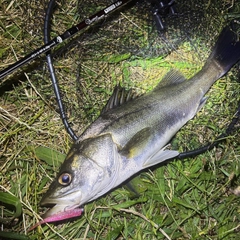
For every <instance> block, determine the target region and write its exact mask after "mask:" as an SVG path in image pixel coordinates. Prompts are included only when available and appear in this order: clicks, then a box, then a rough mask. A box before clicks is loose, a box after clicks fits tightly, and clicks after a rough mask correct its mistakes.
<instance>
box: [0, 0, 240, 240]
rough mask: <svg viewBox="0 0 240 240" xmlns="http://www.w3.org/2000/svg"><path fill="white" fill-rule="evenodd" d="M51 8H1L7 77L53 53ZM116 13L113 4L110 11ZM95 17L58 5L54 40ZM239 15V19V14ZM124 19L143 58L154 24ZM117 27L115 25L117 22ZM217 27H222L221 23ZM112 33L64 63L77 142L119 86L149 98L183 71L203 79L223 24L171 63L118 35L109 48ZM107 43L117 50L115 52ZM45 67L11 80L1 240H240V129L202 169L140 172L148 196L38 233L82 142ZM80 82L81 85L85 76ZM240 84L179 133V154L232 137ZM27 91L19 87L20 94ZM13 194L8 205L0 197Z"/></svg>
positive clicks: (116, 202) (0, 177)
mask: <svg viewBox="0 0 240 240" xmlns="http://www.w3.org/2000/svg"><path fill="white" fill-rule="evenodd" d="M46 4H47V1H41V2H40V3H39V2H38V1H36V2H35V1H26V0H23V1H21V2H19V1H7V0H4V1H1V3H0V7H1V10H0V57H1V59H2V61H1V62H0V68H1V69H3V68H5V67H6V66H7V65H8V64H11V63H13V62H15V61H16V58H20V57H23V56H25V55H26V53H29V52H31V51H32V50H34V49H36V48H37V47H39V46H40V45H42V44H43V40H42V39H43V36H42V28H43V20H42V17H43V16H44V8H45V7H46V6H47V5H46ZM80 4H83V5H84V3H82V2H80ZM99 4H100V3H99ZM105 5H106V4H105V3H104V1H103V3H102V4H101V6H105ZM94 6H95V4H91V5H89V9H90V11H91V12H92V13H94V12H95V10H96V9H95V8H94ZM99 6H100V5H99ZM99 6H98V10H99V9H101V6H100V7H99ZM84 7H85V8H86V9H87V6H86V5H84ZM226 7H227V6H226ZM85 8H83V9H80V8H79V12H78V13H77V9H78V7H77V1H66V3H64V4H63V3H59V6H58V8H57V9H56V12H55V14H54V19H53V32H52V36H55V34H56V33H62V32H63V30H65V29H67V28H69V27H70V26H71V25H72V24H75V23H77V22H78V21H79V20H80V19H83V18H84V17H86V16H88V15H86V16H85V15H84V16H83V14H82V12H81V11H83V10H84V9H85ZM235 9H239V4H237V3H236V6H235ZM236 11H237V10H236ZM236 14H237V13H236V12H234V11H233V12H231V16H233V15H236ZM131 17H132V18H131ZM214 17H216V16H214ZM119 18H120V19H121V21H122V22H121V23H123V27H122V28H121V27H119V29H120V30H119V31H123V33H124V34H123V36H126V39H122V40H123V44H125V43H126V42H127V41H131V44H133V46H137V45H138V44H137V43H138V37H139V45H141V47H142V48H143V52H144V51H145V50H146V49H145V50H144V48H146V40H147V39H146V36H147V32H146V27H145V26H144V24H146V22H144V21H141V20H139V19H138V18H136V19H135V18H134V16H131V14H129V13H128V12H124V15H120V16H119ZM210 19H212V18H211V17H210ZM130 20H131V21H130ZM206 21H207V19H206ZM113 22H114V23H113V25H114V24H115V25H114V27H116V26H117V21H116V19H113ZM215 22H220V23H222V21H220V20H219V21H218V19H217V18H216V19H215ZM132 24H134V25H132ZM129 26H130V27H129ZM134 26H135V27H134ZM113 29H114V28H111V24H109V25H108V24H106V25H104V26H103V28H102V29H100V31H99V32H95V33H94V34H93V35H90V36H92V37H88V36H85V35H84V36H83V37H82V38H80V39H79V38H76V41H75V42H71V41H70V42H68V43H67V44H63V45H64V46H62V47H61V48H59V49H58V51H57V53H56V57H55V67H56V72H57V76H58V79H59V83H60V86H61V91H62V94H63V99H64V104H65V106H66V109H67V115H68V116H69V119H70V122H71V123H72V126H73V128H74V130H75V131H76V132H77V134H78V135H79V134H81V133H82V132H83V131H84V129H85V128H86V127H87V126H88V125H89V124H91V122H92V121H93V120H94V119H96V118H97V116H99V114H100V111H101V109H102V107H103V106H104V104H105V103H106V101H107V99H108V98H109V96H110V95H111V92H112V90H113V88H114V86H115V85H116V84H118V83H119V82H120V83H121V85H122V86H124V87H126V88H131V87H133V88H134V90H135V91H136V92H137V93H144V92H146V91H150V90H151V89H152V88H153V87H154V86H155V85H156V84H157V83H158V82H159V81H160V80H161V78H162V77H163V76H164V74H165V73H166V72H167V71H169V70H170V69H172V68H177V69H179V71H181V72H182V73H183V74H184V75H185V76H186V77H187V78H189V77H191V76H193V75H194V74H195V73H196V72H197V71H198V70H199V69H200V68H201V66H202V65H203V63H204V61H205V60H206V58H207V55H208V54H209V49H210V45H211V44H212V42H211V43H208V39H205V40H206V41H205V42H204V37H205V38H206V37H207V36H208V35H209V36H210V35H211V38H214V36H216V35H217V33H218V30H219V26H216V28H215V30H216V31H215V32H213V29H214V28H213V26H212V25H210V27H209V29H206V33H208V34H206V36H203V37H202V38H203V39H198V37H197V36H196V37H195V38H194V39H193V42H194V43H196V46H197V48H196V47H193V46H192V44H191V43H188V42H185V43H183V44H182V45H181V46H180V47H179V48H178V50H177V51H175V52H173V53H172V54H170V55H169V56H167V57H166V56H151V57H149V56H147V58H143V56H142V55H141V54H139V55H138V56H136V55H135V54H133V53H129V52H128V51H126V52H121V51H120V50H119V52H118V51H117V50H118V49H115V48H114V46H115V45H114V44H116V43H118V44H119V42H121V39H118V40H117V39H113V38H111V37H112V36H110V37H109V39H108V36H107V35H106V36H103V35H101V34H100V33H101V31H106V32H104V34H107V33H109V34H110V32H111V31H112V30H113ZM129 29H130V30H129ZM124 31H126V34H125V32H124ZM90 33H91V31H90ZM101 41H102V44H103V46H102V45H101ZM106 41H109V42H107V43H106V45H108V44H109V48H107V47H105V45H104V42H106ZM111 41H113V45H111ZM114 41H116V42H114ZM71 44H72V47H69V45H71ZM116 48H117V47H116ZM196 49H197V51H196ZM83 52H84V54H83ZM199 56H200V57H199ZM44 61H45V59H44V57H43V58H40V59H38V60H37V61H36V62H35V63H32V64H31V65H30V66H27V67H25V68H23V69H24V70H25V71H24V72H23V70H19V71H18V73H14V74H12V75H11V76H9V77H6V78H4V79H1V80H0V81H1V82H0V93H1V96H0V214H1V218H3V219H1V218H0V239H1V238H4V237H5V238H6V237H7V236H8V239H68V240H70V239H214V240H215V239H238V235H239V230H240V207H239V206H240V204H239V201H240V199H239V195H240V194H239V186H240V170H239V169H240V138H239V123H238V129H237V130H236V131H235V132H234V133H233V135H231V136H229V137H227V139H226V141H224V142H222V143H221V144H220V145H219V146H218V147H217V148H214V149H213V150H211V151H209V152H206V153H204V154H201V155H200V156H197V157H195V158H192V159H184V160H174V161H169V162H167V163H164V164H163V165H161V166H158V167H155V168H151V169H148V170H146V171H144V172H142V173H141V174H139V175H138V176H137V177H136V178H135V179H133V184H134V186H135V188H136V189H137V190H138V191H139V193H140V196H139V197H136V196H134V195H133V194H132V193H131V192H129V191H128V190H127V189H126V188H124V187H119V188H118V189H116V190H115V191H113V192H111V193H109V194H107V195H106V196H104V197H102V198H100V199H97V200H96V201H94V202H92V203H89V204H87V205H86V206H85V212H84V214H83V216H82V217H80V218H77V219H74V220H72V221H66V222H64V223H60V224H56V225H54V224H46V225H42V226H40V227H38V228H36V229H35V230H34V231H31V232H27V230H28V229H29V228H30V227H31V226H33V225H34V224H35V223H36V222H38V221H39V220H40V215H41V214H43V213H44V212H45V210H46V209H44V208H41V207H40V206H39V202H40V199H41V197H42V195H43V194H44V193H45V192H46V190H47V188H48V186H49V184H50V183H51V181H52V179H53V178H54V176H55V174H56V173H57V171H58V167H59V165H60V162H61V161H62V157H64V155H65V154H66V153H67V152H68V150H69V148H70V147H71V144H72V141H71V139H70V137H69V136H68V134H67V133H66V131H65V129H64V127H63V125H62V122H61V119H60V117H59V114H58V110H57V107H56V102H55V98H54V94H53V90H52V88H51V83H50V78H49V75H48V72H47V69H46V64H45V62H44ZM79 73H80V76H81V77H80V78H77V76H78V74H79ZM76 79H77V80H76ZM236 80H237V70H236V69H233V70H231V72H229V74H228V75H227V76H226V77H224V78H222V79H220V80H219V81H218V82H216V83H215V84H214V85H213V87H212V88H211V89H210V91H209V93H208V94H207V95H208V101H207V104H206V105H205V106H204V108H203V109H202V110H201V111H200V112H199V113H198V114H197V116H196V117H195V118H194V119H193V120H191V121H190V122H189V123H188V124H187V125H186V126H184V127H183V128H182V129H181V130H180V131H179V132H178V133H177V134H176V136H175V138H174V139H173V141H172V142H171V147H172V148H173V149H179V151H181V152H182V151H186V150H192V149H194V148H198V147H200V146H202V145H205V144H206V143H207V142H211V141H213V140H214V139H215V138H216V137H217V136H218V135H219V134H221V133H222V132H224V131H225V129H226V127H227V125H228V124H229V122H230V121H231V118H232V117H233V116H234V113H235V111H236V108H237V104H238V101H239V100H240V99H239V96H240V88H239V82H237V81H236ZM16 82H17V83H18V84H15V85H13V86H12V87H11V84H12V83H16ZM9 86H10V87H9ZM3 192H4V193H8V194H9V195H6V194H4V195H1V193H3ZM6 196H7V197H8V198H9V202H7V200H6ZM12 196H13V197H12ZM19 214H20V216H19ZM10 234H11V235H10Z"/></svg>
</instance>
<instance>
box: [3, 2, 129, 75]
mask: <svg viewBox="0 0 240 240" xmlns="http://www.w3.org/2000/svg"><path fill="white" fill-rule="evenodd" d="M131 1H132V0H122V1H116V2H114V3H112V4H111V5H109V6H108V7H106V8H104V9H102V10H100V11H99V12H97V13H95V14H94V15H92V16H91V17H89V18H87V19H85V20H83V21H82V22H80V23H79V24H77V25H75V26H73V27H71V28H70V29H68V30H66V31H65V32H64V33H63V34H61V35H59V36H57V37H55V38H54V39H52V40H51V41H50V42H48V43H47V44H45V45H43V46H42V47H40V48H38V49H36V50H35V51H33V52H31V53H30V54H28V55H27V56H25V57H24V58H22V59H20V60H19V61H17V62H16V63H14V64H12V65H10V66H9V67H7V68H5V69H4V70H2V71H1V72H0V79H1V78H3V77H5V76H7V75H8V74H10V73H12V72H13V71H15V70H16V69H18V68H20V67H22V66H23V65H25V64H26V63H28V62H30V61H32V60H33V59H35V58H37V57H38V56H40V55H41V54H43V53H46V52H47V51H49V50H50V49H51V48H53V47H55V46H57V45H58V44H60V43H62V42H63V41H64V40H66V39H68V38H70V37H72V36H73V35H74V34H76V33H77V32H79V31H80V30H82V29H84V28H85V27H88V26H90V25H92V24H93V23H95V22H97V21H99V20H101V19H103V18H104V17H106V16H107V15H108V14H110V13H112V12H114V11H116V10H117V9H119V8H120V7H122V6H124V5H126V4H127V3H130V2H131Z"/></svg>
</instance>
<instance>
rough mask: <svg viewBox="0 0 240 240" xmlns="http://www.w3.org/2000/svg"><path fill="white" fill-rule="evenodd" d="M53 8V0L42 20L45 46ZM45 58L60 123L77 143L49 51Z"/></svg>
mask: <svg viewBox="0 0 240 240" xmlns="http://www.w3.org/2000/svg"><path fill="white" fill-rule="evenodd" d="M54 6H55V0H50V1H49V4H48V7H47V11H46V15H45V19H44V43H45V44H47V43H48V42H49V41H50V24H51V18H52V15H53V9H54ZM46 58H47V63H48V69H49V73H50V76H51V80H52V85H53V89H54V93H55V96H56V100H57V104H58V107H59V111H60V117H61V119H62V122H63V124H64V126H65V128H66V130H67V132H68V134H69V135H70V136H71V138H72V139H73V140H74V141H77V139H78V137H77V135H76V134H75V133H74V131H73V129H72V128H71V126H70V124H69V122H68V119H67V116H66V113H65V110H64V106H63V102H62V98H61V95H60V89H59V86H58V80H57V77H56V74H55V69H54V66H53V60H52V55H51V50H49V51H48V52H47V53H46Z"/></svg>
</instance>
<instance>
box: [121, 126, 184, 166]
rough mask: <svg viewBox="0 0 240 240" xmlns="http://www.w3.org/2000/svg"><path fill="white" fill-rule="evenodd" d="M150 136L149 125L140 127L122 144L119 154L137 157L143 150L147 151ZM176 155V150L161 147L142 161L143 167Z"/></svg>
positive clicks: (128, 157)
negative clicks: (139, 129)
mask: <svg viewBox="0 0 240 240" xmlns="http://www.w3.org/2000/svg"><path fill="white" fill-rule="evenodd" d="M151 138H152V129H151V128H150V127H147V128H144V129H142V130H141V131H139V132H138V133H136V134H135V135H134V136H133V137H132V138H131V139H130V141H129V142H128V143H127V144H126V145H125V146H124V148H123V149H122V151H121V154H122V155H124V156H125V157H126V158H127V159H131V158H137V157H138V156H140V155H141V154H144V151H147V149H148V148H149V143H150V142H151ZM178 155H179V152H178V151H174V150H166V149H165V148H161V149H159V150H158V151H157V152H155V153H154V154H153V155H152V156H151V157H150V158H148V159H147V160H146V161H145V162H144V164H143V168H147V167H151V166H153V165H156V164H158V163H161V162H163V161H165V160H167V159H170V158H174V157H176V156H178Z"/></svg>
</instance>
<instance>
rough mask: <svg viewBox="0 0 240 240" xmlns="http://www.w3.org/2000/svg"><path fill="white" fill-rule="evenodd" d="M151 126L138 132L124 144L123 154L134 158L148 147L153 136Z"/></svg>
mask: <svg viewBox="0 0 240 240" xmlns="http://www.w3.org/2000/svg"><path fill="white" fill-rule="evenodd" d="M151 135H152V133H151V128H150V127H147V128H144V129H142V130H141V131H139V132H138V133H136V134H135V135H134V136H133V137H132V138H131V139H130V140H129V142H128V143H127V144H126V145H125V146H124V148H123V149H122V151H121V154H122V155H124V156H126V157H127V158H134V157H137V156H138V155H140V154H141V153H142V152H143V151H144V149H146V147H147V145H148V144H149V141H150V138H151Z"/></svg>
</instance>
